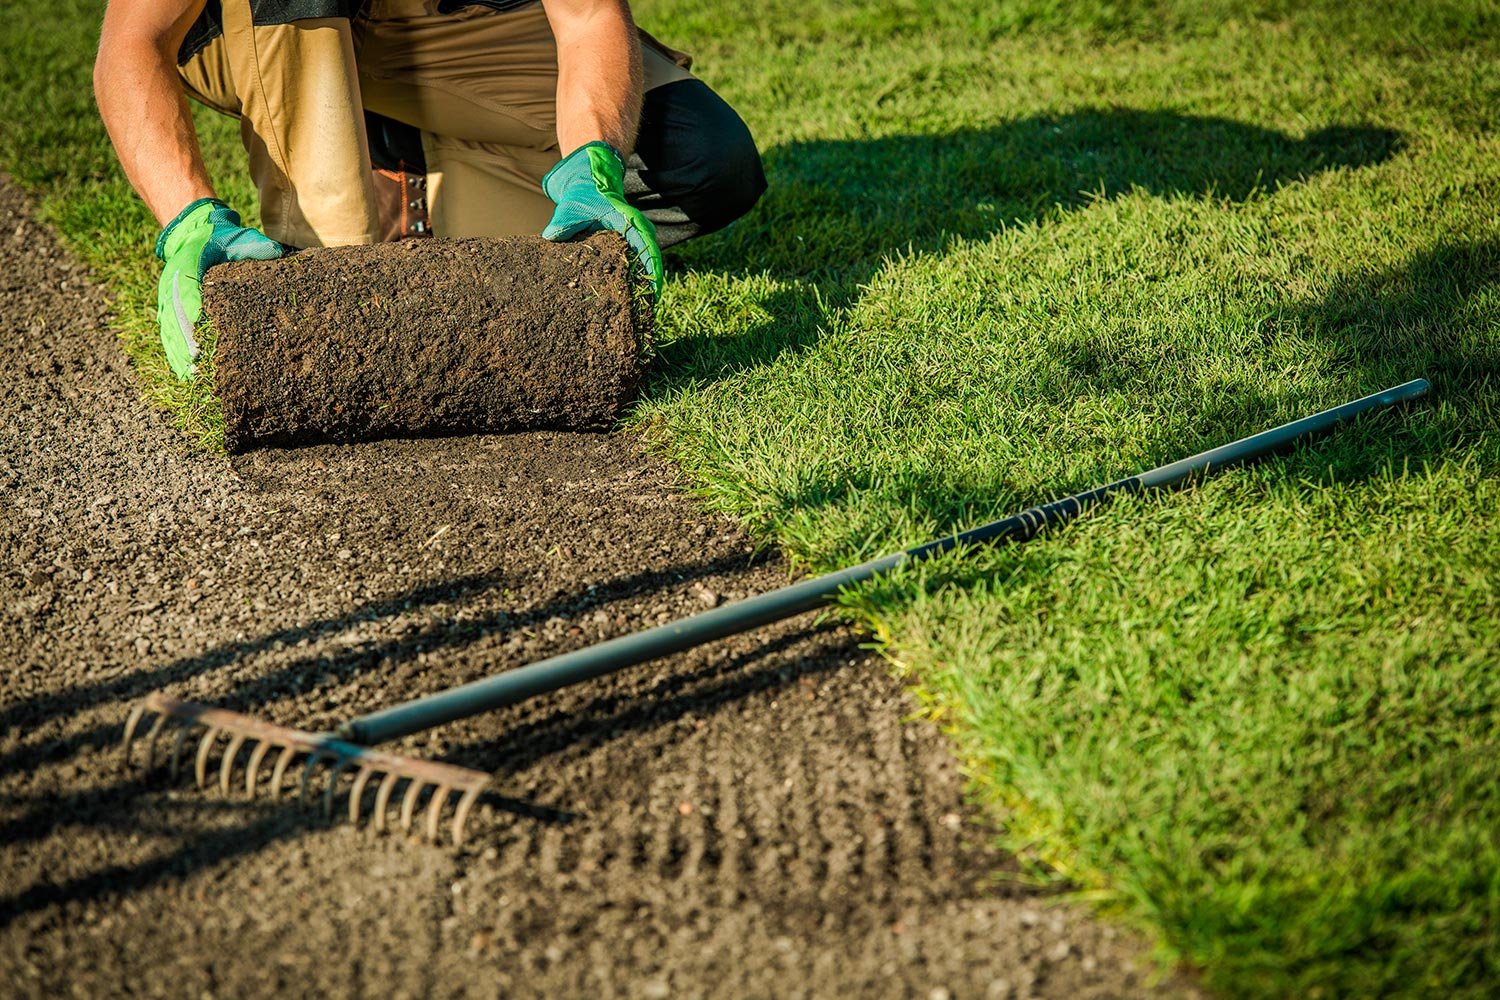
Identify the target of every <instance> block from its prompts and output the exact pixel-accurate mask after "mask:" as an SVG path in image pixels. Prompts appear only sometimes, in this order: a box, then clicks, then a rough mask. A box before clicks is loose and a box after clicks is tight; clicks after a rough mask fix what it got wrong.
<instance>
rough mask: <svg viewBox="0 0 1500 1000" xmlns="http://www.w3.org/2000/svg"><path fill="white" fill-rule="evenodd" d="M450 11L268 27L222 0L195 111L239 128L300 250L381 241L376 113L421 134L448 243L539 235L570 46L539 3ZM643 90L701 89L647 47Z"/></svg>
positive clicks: (287, 234)
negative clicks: (208, 110) (562, 57)
mask: <svg viewBox="0 0 1500 1000" xmlns="http://www.w3.org/2000/svg"><path fill="white" fill-rule="evenodd" d="M437 6H438V3H437V0H370V2H368V3H366V4H365V5H364V8H363V10H362V11H361V13H360V15H359V16H358V17H356V18H354V19H353V21H352V22H351V21H349V20H345V19H342V18H324V19H309V20H303V21H296V22H293V23H291V24H279V25H254V24H252V23H251V15H250V3H249V0H224V3H223V34H222V35H221V36H220V37H218V38H215V39H214V40H213V41H212V42H210V43H209V44H208V45H207V46H206V47H205V48H204V49H203V50H202V51H200V52H199V53H197V54H196V55H194V56H193V57H192V58H191V59H189V60H188V62H187V63H185V64H184V65H183V66H182V67H181V74H182V78H183V82H184V85H185V86H186V88H187V90H188V92H189V94H190V96H192V97H194V98H195V99H196V100H198V101H200V102H202V103H204V104H206V105H208V106H209V107H212V108H214V109H216V110H219V111H222V112H224V113H225V114H230V115H234V116H236V117H238V118H239V119H240V133H241V138H242V139H243V141H244V144H245V149H246V151H247V152H248V153H249V157H250V172H251V175H252V177H253V178H254V181H255V184H256V188H257V190H258V191H259V194H260V208H261V225H262V228H263V229H264V230H265V232H266V234H267V235H268V236H270V237H271V238H272V239H275V240H280V241H281V242H283V243H286V244H289V245H291V246H298V247H310V246H340V245H348V244H359V243H371V242H375V241H376V240H377V239H379V236H380V233H381V232H382V224H381V220H380V218H379V213H378V211H377V208H376V195H375V190H374V186H373V181H372V174H371V166H370V152H369V146H368V142H367V139H366V137H365V132H364V116H363V113H362V112H363V109H366V108H367V109H369V110H370V111H373V112H375V113H377V114H381V115H384V116H386V117H387V118H392V119H395V120H396V121H399V122H404V123H406V124H408V125H413V126H415V127H417V128H419V129H421V130H422V145H423V151H424V153H425V155H426V159H427V198H428V205H429V211H430V213H431V219H432V229H433V232H434V233H435V234H436V235H438V236H447V237H464V236H510V235H518V234H523V233H538V232H540V231H541V230H542V228H543V227H544V226H545V225H546V224H547V221H548V220H549V219H550V218H551V216H552V211H553V208H554V206H553V204H552V202H551V200H550V199H549V198H548V197H547V196H546V195H545V194H544V193H543V192H542V189H541V178H542V175H543V174H545V173H546V172H547V171H548V170H550V169H551V168H552V166H553V164H555V163H556V162H557V160H558V159H559V158H560V156H561V154H562V151H561V150H559V149H558V143H557V116H556V95H557V43H556V41H555V39H554V38H553V35H552V29H551V26H550V24H549V23H548V21H547V17H546V14H545V12H544V11H543V9H542V6H541V4H540V3H536V4H532V5H530V6H528V7H523V8H521V9H519V10H514V11H508V12H497V11H494V10H491V9H489V8H485V7H467V8H463V9H461V10H459V11H456V12H455V13H451V14H440V13H438V11H437ZM643 39H644V40H643V44H642V53H641V55H642V64H643V67H644V70H645V89H647V90H651V89H653V88H655V87H660V86H662V85H664V84H668V83H672V82H675V81H679V80H687V79H691V78H692V75H691V74H690V73H689V72H688V71H687V68H686V67H687V65H689V62H690V61H689V60H688V59H687V57H685V56H683V55H682V54H681V53H676V52H672V51H671V50H669V49H666V48H664V47H662V46H660V45H659V44H658V43H656V42H655V41H654V40H653V39H650V37H649V36H644V33H643Z"/></svg>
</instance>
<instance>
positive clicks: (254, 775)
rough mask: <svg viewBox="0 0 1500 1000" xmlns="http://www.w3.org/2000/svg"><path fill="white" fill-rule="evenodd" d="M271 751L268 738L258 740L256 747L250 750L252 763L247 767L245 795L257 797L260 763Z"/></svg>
mask: <svg viewBox="0 0 1500 1000" xmlns="http://www.w3.org/2000/svg"><path fill="white" fill-rule="evenodd" d="M270 752H271V744H270V743H269V742H268V741H266V740H257V741H256V742H255V749H254V750H251V751H250V763H249V764H248V765H246V767H245V797H246V798H251V799H253V798H255V787H256V785H257V784H258V779H259V778H260V765H261V762H262V761H264V760H265V759H266V754H268V753H270Z"/></svg>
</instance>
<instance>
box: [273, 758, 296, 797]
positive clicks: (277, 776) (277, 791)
mask: <svg viewBox="0 0 1500 1000" xmlns="http://www.w3.org/2000/svg"><path fill="white" fill-rule="evenodd" d="M295 756H297V748H296V747H290V746H289V747H282V748H281V756H280V757H277V758H276V766H275V767H274V768H272V769H271V798H273V799H279V798H281V782H282V779H283V778H285V777H286V766H287V765H288V764H290V763H291V762H292V758H293V757H295Z"/></svg>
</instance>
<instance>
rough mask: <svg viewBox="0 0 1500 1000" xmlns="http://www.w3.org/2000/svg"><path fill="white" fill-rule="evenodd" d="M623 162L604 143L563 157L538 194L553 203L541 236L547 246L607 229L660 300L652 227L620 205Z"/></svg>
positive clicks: (627, 206) (634, 211) (637, 211)
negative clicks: (622, 241)
mask: <svg viewBox="0 0 1500 1000" xmlns="http://www.w3.org/2000/svg"><path fill="white" fill-rule="evenodd" d="M624 177H625V161H624V159H623V158H622V157H621V156H620V154H619V152H618V151H616V149H615V148H614V147H613V146H611V145H610V144H609V143H607V142H589V143H585V144H584V145H582V146H579V147H578V148H577V149H575V150H573V152H571V153H569V154H568V155H567V156H566V157H564V158H563V159H562V160H561V161H560V162H559V163H558V164H557V166H555V167H553V168H552V169H551V170H549V171H547V176H546V177H543V178H542V190H543V191H545V192H547V197H549V198H551V199H552V200H553V201H554V202H556V203H557V211H556V212H554V213H552V221H551V222H549V223H548V224H547V228H546V229H543V230H542V236H544V237H545V238H547V239H549V240H559V241H561V240H571V239H575V238H577V237H579V236H587V235H588V234H589V233H597V232H600V231H601V230H605V229H611V230H614V231H615V232H617V233H619V234H620V235H621V236H623V237H625V242H626V243H628V244H630V249H631V250H632V251H634V252H635V256H636V260H637V261H638V262H639V263H640V265H641V269H642V270H643V271H645V272H646V277H648V278H650V279H651V290H652V292H653V293H654V294H655V295H657V296H658V297H659V296H660V295H661V280H662V279H661V249H660V248H659V247H657V245H656V227H655V226H653V225H652V224H651V220H650V219H648V218H646V217H645V216H644V215H642V214H641V211H640V209H638V208H635V207H633V206H632V205H630V204H628V203H627V202H626V201H625V180H624Z"/></svg>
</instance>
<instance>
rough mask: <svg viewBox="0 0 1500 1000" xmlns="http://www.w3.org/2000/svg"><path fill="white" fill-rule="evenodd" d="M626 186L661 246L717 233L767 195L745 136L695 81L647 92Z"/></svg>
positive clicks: (730, 113) (739, 123)
mask: <svg viewBox="0 0 1500 1000" xmlns="http://www.w3.org/2000/svg"><path fill="white" fill-rule="evenodd" d="M630 168H631V170H630V174H631V176H630V177H628V178H627V182H626V194H627V196H628V197H629V200H630V201H631V202H632V203H633V204H635V205H637V207H639V208H640V209H641V210H642V211H644V212H645V214H646V216H647V218H650V219H651V220H652V222H654V223H655V224H656V228H657V237H658V239H659V241H660V242H661V244H662V246H671V245H672V244H673V243H679V242H681V241H682V240H685V239H691V238H692V237H694V236H701V235H703V234H704V233H711V232H714V231H715V230H718V229H723V228H724V227H725V226H727V225H729V223H731V222H733V221H734V220H735V219H738V218H739V217H740V216H742V215H744V214H745V213H746V212H748V211H749V210H750V207H751V206H752V205H754V204H755V203H756V201H757V200H759V198H760V196H761V194H763V193H764V192H765V190H766V175H765V171H764V170H763V169H762V167H761V162H760V151H759V150H757V149H756V148H755V140H754V138H752V137H751V135H750V129H749V128H747V127H746V126H745V123H744V121H743V120H742V119H741V118H740V116H739V115H738V114H736V113H735V110H734V109H733V108H731V107H730V106H729V105H728V104H726V103H725V101H724V99H723V98H722V97H720V96H719V95H718V94H716V93H714V92H713V91H712V90H710V89H709V87H708V85H707V84H705V83H704V82H703V81H702V80H679V81H677V82H675V83H669V84H666V85H664V86H661V87H656V88H654V89H652V90H648V91H647V92H646V95H645V101H644V103H643V104H642V107H641V127H640V132H639V134H638V135H637V137H636V144H635V155H633V156H632V157H631V158H630Z"/></svg>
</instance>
